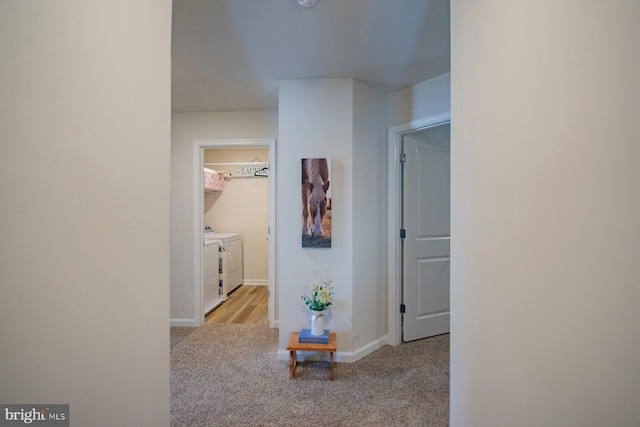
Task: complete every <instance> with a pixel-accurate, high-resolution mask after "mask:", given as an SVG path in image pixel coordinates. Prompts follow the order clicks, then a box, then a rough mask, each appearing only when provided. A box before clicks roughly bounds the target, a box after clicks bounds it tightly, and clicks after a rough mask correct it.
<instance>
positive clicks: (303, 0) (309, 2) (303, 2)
mask: <svg viewBox="0 0 640 427" xmlns="http://www.w3.org/2000/svg"><path fill="white" fill-rule="evenodd" d="M316 1H317V0H298V4H299V5H300V6H302V7H306V8H307V9H308V8H310V7H313V5H314V4H316Z"/></svg>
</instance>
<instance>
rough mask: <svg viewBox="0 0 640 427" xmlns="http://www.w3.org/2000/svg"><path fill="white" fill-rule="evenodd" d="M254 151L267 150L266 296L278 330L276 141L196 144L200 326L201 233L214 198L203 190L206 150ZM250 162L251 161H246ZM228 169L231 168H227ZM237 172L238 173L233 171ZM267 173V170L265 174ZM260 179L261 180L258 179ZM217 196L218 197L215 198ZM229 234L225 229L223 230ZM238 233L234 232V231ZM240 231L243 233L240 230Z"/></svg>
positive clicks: (199, 315)
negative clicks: (206, 196)
mask: <svg viewBox="0 0 640 427" xmlns="http://www.w3.org/2000/svg"><path fill="white" fill-rule="evenodd" d="M251 148H264V149H266V150H267V155H266V157H267V159H262V160H266V161H264V162H261V163H264V164H267V165H268V177H269V179H268V180H266V181H268V184H267V187H268V188H267V193H268V196H267V199H268V207H267V208H266V209H267V221H266V224H267V225H266V229H265V230H264V236H265V239H267V252H268V254H267V277H268V278H267V295H268V304H267V306H268V319H269V326H270V327H272V328H274V327H277V318H276V313H277V306H276V301H277V297H276V292H277V286H276V271H275V248H276V242H275V236H276V233H275V217H276V196H275V188H276V187H275V179H276V153H275V139H246V140H244V139H243V140H197V141H194V156H193V158H194V163H193V173H194V174H193V177H194V178H193V179H194V229H193V236H194V254H195V257H194V258H195V262H194V273H195V274H194V277H195V280H194V309H195V313H196V320H197V321H198V325H197V326H200V325H202V324H204V317H205V313H204V309H203V289H202V271H203V245H202V233H203V230H204V227H205V225H209V224H206V222H205V214H204V211H205V207H207V205H209V207H210V205H211V197H209V198H208V200H205V196H204V191H203V182H202V181H203V180H202V170H203V169H202V168H203V166H204V164H205V150H210V149H220V150H230V149H244V150H246V149H251ZM247 162H248V163H249V162H251V159H249V160H247ZM227 169H229V168H227ZM233 172H234V173H235V172H236V171H233ZM263 173H264V171H263ZM255 179H260V178H255ZM214 197H215V196H214ZM220 231H226V230H220ZM234 231H235V230H234ZM240 231H241V230H240Z"/></svg>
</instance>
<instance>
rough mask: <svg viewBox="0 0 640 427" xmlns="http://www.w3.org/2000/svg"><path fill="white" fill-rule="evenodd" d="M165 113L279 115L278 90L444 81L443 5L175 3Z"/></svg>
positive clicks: (388, 87) (391, 87) (382, 0)
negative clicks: (349, 82) (341, 82)
mask: <svg viewBox="0 0 640 427" xmlns="http://www.w3.org/2000/svg"><path fill="white" fill-rule="evenodd" d="M172 33H173V35H172V110H173V111H174V112H196V111H251V110H277V109H278V81H280V80H289V79H314V78H355V79H358V80H361V81H363V82H364V83H366V84H368V85H370V86H373V87H375V88H378V89H380V90H382V91H384V92H387V93H388V92H393V91H396V90H398V89H402V88H404V87H407V86H411V85H414V84H416V83H418V82H421V81H424V80H427V79H429V78H431V77H435V76H437V75H440V74H442V73H445V72H447V71H449V64H450V54H449V52H450V42H449V0H317V3H316V4H315V6H313V7H311V8H304V7H302V6H300V5H298V3H297V0H174V1H173V32H172Z"/></svg>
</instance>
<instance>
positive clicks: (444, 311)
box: [403, 124, 451, 341]
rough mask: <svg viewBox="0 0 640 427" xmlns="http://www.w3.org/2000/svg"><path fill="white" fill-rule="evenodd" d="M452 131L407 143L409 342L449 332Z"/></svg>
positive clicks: (406, 325) (405, 221)
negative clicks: (450, 138)
mask: <svg viewBox="0 0 640 427" xmlns="http://www.w3.org/2000/svg"><path fill="white" fill-rule="evenodd" d="M442 126H446V129H438V128H441V127H442ZM448 127H449V124H446V125H441V126H438V127H436V128H433V129H431V131H430V132H426V134H425V135H423V136H422V137H421V138H416V137H405V138H404V139H403V151H404V153H405V156H406V162H405V163H404V166H403V228H404V229H405V232H406V234H405V238H404V239H403V303H404V306H405V313H404V315H403V340H404V341H412V340H416V339H421V338H426V337H429V336H433V335H438V334H443V333H447V332H449V310H450V304H449V270H450V258H449V256H450V207H449V206H450V176H449V175H450V157H451V156H450V153H449V152H448V140H447V141H443V139H448V135H449V133H448ZM427 131H429V130H427ZM445 143H446V144H445ZM445 148H446V150H447V151H445Z"/></svg>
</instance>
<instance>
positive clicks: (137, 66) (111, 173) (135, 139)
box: [0, 0, 171, 426]
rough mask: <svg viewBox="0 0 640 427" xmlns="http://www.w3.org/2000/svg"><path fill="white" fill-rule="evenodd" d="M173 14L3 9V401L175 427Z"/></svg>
mask: <svg viewBox="0 0 640 427" xmlns="http://www.w3.org/2000/svg"><path fill="white" fill-rule="evenodd" d="M170 43H171V2H170V1H157V2H148V1H136V0H127V1H116V2H103V3H96V2H85V1H78V0H67V1H64V2H54V3H51V2H23V1H3V2H1V3H0V56H1V57H2V58H3V60H2V61H1V62H0V75H2V78H1V79H0V110H1V111H2V114H0V135H1V136H0V139H1V140H2V143H1V144H0V199H1V200H2V220H1V221H0V235H1V236H2V238H1V239H0V242H1V243H0V286H1V290H0V292H1V294H2V297H1V298H0V342H2V345H1V350H0V353H1V356H0V378H2V380H1V381H0V402H3V403H24V404H30V403H31V404H33V403H68V404H70V405H71V406H70V408H71V417H70V418H71V424H72V425H91V426H113V425H139V426H168V425H169V352H168V348H169V331H168V326H167V318H168V313H169V247H168V243H167V242H168V239H169V232H168V227H169V143H170V140H169V136H170V129H169V124H170V102H171V99H170Z"/></svg>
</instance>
